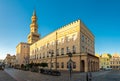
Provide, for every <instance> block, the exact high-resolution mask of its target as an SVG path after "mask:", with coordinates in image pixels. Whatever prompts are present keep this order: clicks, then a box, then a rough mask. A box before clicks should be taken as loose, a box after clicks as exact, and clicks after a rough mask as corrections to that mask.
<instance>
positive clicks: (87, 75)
mask: <svg viewBox="0 0 120 81" xmlns="http://www.w3.org/2000/svg"><path fill="white" fill-rule="evenodd" d="M86 81H92V73H91V72H87V74H86Z"/></svg>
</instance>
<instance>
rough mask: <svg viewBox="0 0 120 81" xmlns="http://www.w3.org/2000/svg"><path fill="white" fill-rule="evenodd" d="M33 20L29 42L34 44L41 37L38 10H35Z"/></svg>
mask: <svg viewBox="0 0 120 81" xmlns="http://www.w3.org/2000/svg"><path fill="white" fill-rule="evenodd" d="M31 21H32V22H31V24H30V34H29V35H28V43H29V44H33V43H35V42H36V41H38V40H39V39H40V35H39V34H38V24H37V16H36V11H33V15H32V17H31Z"/></svg>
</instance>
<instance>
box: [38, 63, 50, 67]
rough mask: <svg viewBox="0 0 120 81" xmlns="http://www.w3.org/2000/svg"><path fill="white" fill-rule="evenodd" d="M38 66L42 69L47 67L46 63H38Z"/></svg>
mask: <svg viewBox="0 0 120 81" xmlns="http://www.w3.org/2000/svg"><path fill="white" fill-rule="evenodd" d="M40 66H41V67H43V68H44V67H48V63H40Z"/></svg>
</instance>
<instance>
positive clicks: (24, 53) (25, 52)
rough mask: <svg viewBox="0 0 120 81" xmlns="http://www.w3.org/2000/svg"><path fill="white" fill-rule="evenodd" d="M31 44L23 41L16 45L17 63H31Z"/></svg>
mask: <svg viewBox="0 0 120 81" xmlns="http://www.w3.org/2000/svg"><path fill="white" fill-rule="evenodd" d="M29 46H30V44H28V43H25V42H21V43H19V44H18V45H17V46H16V64H17V65H22V64H24V65H25V64H28V63H29V52H30V47H29Z"/></svg>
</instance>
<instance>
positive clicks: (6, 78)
mask: <svg viewBox="0 0 120 81" xmlns="http://www.w3.org/2000/svg"><path fill="white" fill-rule="evenodd" d="M0 81H16V80H14V79H13V78H12V77H11V76H10V75H8V74H7V73H6V72H5V71H1V70H0Z"/></svg>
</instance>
